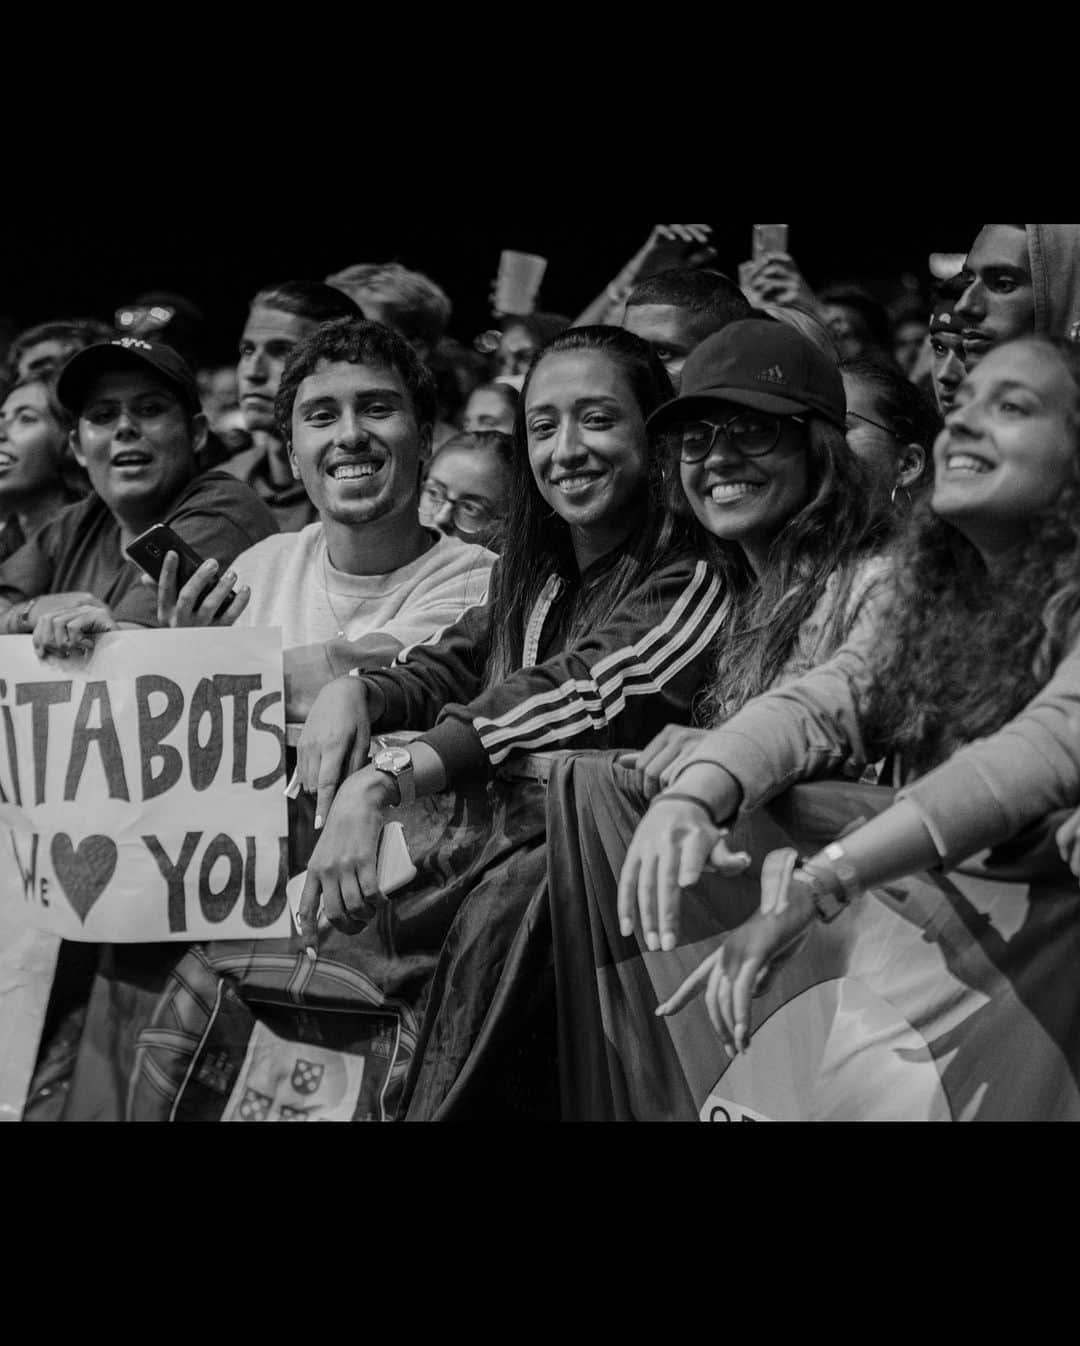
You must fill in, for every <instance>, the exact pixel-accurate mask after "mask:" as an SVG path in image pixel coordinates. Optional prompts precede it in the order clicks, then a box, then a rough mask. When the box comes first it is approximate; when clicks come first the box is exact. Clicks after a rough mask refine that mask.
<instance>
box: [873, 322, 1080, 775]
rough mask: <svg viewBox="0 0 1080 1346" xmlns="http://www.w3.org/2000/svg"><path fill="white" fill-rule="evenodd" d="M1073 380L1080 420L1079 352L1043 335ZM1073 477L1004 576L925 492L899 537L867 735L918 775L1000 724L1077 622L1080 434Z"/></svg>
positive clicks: (1024, 699) (1038, 680)
mask: <svg viewBox="0 0 1080 1346" xmlns="http://www.w3.org/2000/svg"><path fill="white" fill-rule="evenodd" d="M1030 343H1033V344H1036V345H1038V346H1041V347H1044V348H1045V349H1046V351H1047V352H1051V351H1053V352H1055V353H1056V356H1057V358H1058V359H1060V360H1061V361H1062V363H1063V364H1064V365H1065V368H1066V369H1067V371H1068V373H1069V376H1070V378H1071V379H1072V383H1073V389H1074V394H1075V397H1076V416H1077V425H1078V426H1080V354H1078V353H1077V351H1076V348H1075V347H1070V346H1067V345H1064V344H1060V343H1058V342H1052V341H1049V340H1047V339H1045V338H1039V337H1032V338H1027V339H1025V344H1030ZM1074 448H1075V456H1074V459H1073V471H1072V479H1071V480H1070V481H1069V483H1068V484H1067V485H1066V487H1065V489H1064V490H1063V491H1062V492H1061V493H1060V495H1059V496H1058V497H1057V499H1056V500H1055V501H1054V503H1053V505H1052V506H1051V507H1050V508H1049V509H1047V510H1044V511H1042V512H1040V513H1039V514H1036V515H1033V516H1032V518H1031V519H1030V521H1029V523H1028V528H1027V530H1026V532H1027V535H1026V538H1025V539H1024V540H1023V541H1022V542H1021V543H1020V544H1019V545H1018V547H1017V549H1016V552H1015V555H1014V557H1013V558H1012V562H1011V566H1010V570H1009V573H1008V575H1007V576H1003V575H1002V574H1000V573H995V574H994V575H991V574H990V572H989V571H988V570H987V568H986V564H985V562H984V561H983V559H982V557H981V555H980V554H979V552H978V551H977V550H976V548H975V546H974V545H973V544H972V543H971V542H969V541H968V540H967V538H965V537H964V536H963V534H962V533H960V532H959V530H958V529H956V528H955V527H954V526H953V525H952V524H950V523H948V522H947V521H946V520H944V519H941V518H939V517H938V516H937V515H936V514H934V512H933V511H932V509H931V508H930V502H929V500H926V499H924V500H923V501H921V502H920V503H919V504H918V505H916V507H915V509H914V510H913V512H912V514H911V517H910V519H909V521H908V525H907V529H906V531H905V533H904V536H903V537H902V539H901V542H900V548H899V552H898V557H897V572H896V588H895V597H894V600H893V603H892V608H891V614H890V621H889V622H888V623H887V626H886V630H887V639H886V640H885V641H884V642H883V644H882V645H881V647H880V648H879V650H878V652H877V655H876V658H875V661H874V665H873V672H874V678H873V683H872V686H871V692H870V698H869V703H868V710H867V716H866V719H867V723H868V725H869V726H871V730H872V734H873V737H874V739H875V742H876V746H880V747H881V749H882V750H887V751H892V752H896V753H899V754H900V756H901V758H902V762H903V767H904V772H905V774H906V775H921V774H923V773H924V772H926V771H928V770H930V769H931V768H932V767H934V766H937V765H939V764H940V763H941V762H943V761H945V760H946V758H948V757H949V756H950V755H951V754H952V753H953V752H955V751H956V749H957V748H959V747H962V746H963V745H964V744H965V743H970V742H971V741H972V740H974V739H977V738H982V737H985V736H986V735H987V734H992V733H995V732H996V731H997V730H999V729H1000V728H1001V727H1002V726H1003V725H1005V724H1007V723H1008V721H1009V720H1011V719H1012V718H1013V717H1014V716H1016V715H1017V714H1019V712H1020V711H1021V710H1022V709H1023V708H1024V706H1025V705H1027V703H1028V702H1029V701H1030V700H1031V699H1032V698H1033V697H1034V696H1035V695H1036V693H1037V692H1038V691H1039V690H1040V689H1041V688H1042V687H1044V686H1045V685H1046V683H1047V682H1048V681H1049V680H1050V678H1051V677H1052V676H1053V673H1054V670H1055V669H1056V668H1057V665H1058V664H1059V663H1060V662H1061V659H1062V657H1063V656H1064V654H1065V653H1066V651H1067V650H1068V648H1069V647H1070V645H1071V644H1072V642H1073V641H1074V640H1075V638H1076V636H1077V633H1078V631H1080V433H1078V432H1077V428H1076V426H1074Z"/></svg>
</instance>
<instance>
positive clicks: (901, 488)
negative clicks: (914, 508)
mask: <svg viewBox="0 0 1080 1346" xmlns="http://www.w3.org/2000/svg"><path fill="white" fill-rule="evenodd" d="M898 491H903V493H904V508H905V509H910V508H911V492H910V491H909V490H908V488H907V487H906V486H901V485H900V483H899V482H895V483H894V485H893V488H892V492H891V493H890V495H889V504H890V505H892V507H893V509H895V508H896V495H897V492H898Z"/></svg>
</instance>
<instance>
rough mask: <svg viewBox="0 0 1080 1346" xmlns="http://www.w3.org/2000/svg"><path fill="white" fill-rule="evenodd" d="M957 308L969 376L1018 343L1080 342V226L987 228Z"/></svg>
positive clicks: (979, 239) (972, 256)
mask: <svg viewBox="0 0 1080 1346" xmlns="http://www.w3.org/2000/svg"><path fill="white" fill-rule="evenodd" d="M961 279H962V282H963V286H964V288H963V292H962V294H961V295H960V297H959V299H958V300H957V301H956V306H955V308H954V310H953V320H954V327H957V328H959V331H960V336H961V340H962V342H963V352H964V364H965V367H966V368H967V369H968V370H969V371H970V370H972V369H974V368H975V366H976V365H977V364H978V363H979V361H980V360H982V359H983V357H984V356H986V355H987V354H988V353H989V352H990V351H991V350H993V349H994V347H995V346H1000V345H1001V344H1002V342H1005V341H1012V340H1013V339H1014V338H1016V337H1022V336H1031V335H1032V334H1033V333H1041V334H1042V335H1044V336H1050V337H1056V338H1064V339H1065V340H1069V341H1076V340H1078V339H1080V225H1078V224H985V225H983V227H982V229H981V230H980V231H979V235H978V237H977V238H976V239H975V242H974V243H973V244H972V247H971V251H970V252H969V253H968V256H967V260H966V261H965V263H964V269H963V271H962V273H961Z"/></svg>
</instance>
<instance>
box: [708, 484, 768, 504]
mask: <svg viewBox="0 0 1080 1346" xmlns="http://www.w3.org/2000/svg"><path fill="white" fill-rule="evenodd" d="M760 490H761V487H760V486H757V485H755V484H754V483H753V482H749V481H722V482H720V483H719V484H718V485H716V486H714V487H713V488H712V490H711V491H710V492H709V496H710V498H711V499H712V502H713V504H714V505H723V504H726V503H727V502H728V501H729V500H740V499H741V498H742V497H743V496H744V495H751V494H753V492H754V491H760Z"/></svg>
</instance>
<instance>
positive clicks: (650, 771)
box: [619, 724, 709, 799]
mask: <svg viewBox="0 0 1080 1346" xmlns="http://www.w3.org/2000/svg"><path fill="white" fill-rule="evenodd" d="M708 732H709V731H708V730H707V729H692V728H691V727H690V726H689V725H685V724H669V725H667V726H666V727H665V728H663V729H661V730H660V732H659V733H658V734H657V735H656V737H655V738H654V739H653V740H652V742H651V743H649V744H647V745H646V747H644V748H642V749H641V751H640V752H631V753H625V754H624V755H623V756H622V757H620V758H619V765H620V766H624V767H628V768H629V769H630V770H631V771H642V772H644V773H645V797H646V799H652V798H653V796H654V795H657V794H659V793H660V791H661V790H662V789H663V788H664V787H665V786H666V785H669V784H670V783H671V778H672V776H673V774H674V773H673V771H672V768H673V767H674V766H675V765H676V764H677V763H680V762H681V761H682V760H683V759H684V758H685V757H688V756H689V755H690V753H691V752H692V751H693V750H694V749H695V748H696V747H698V746H699V744H700V743H701V740H702V739H703V738H704V737H705V735H706V734H707V733H708Z"/></svg>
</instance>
